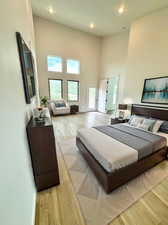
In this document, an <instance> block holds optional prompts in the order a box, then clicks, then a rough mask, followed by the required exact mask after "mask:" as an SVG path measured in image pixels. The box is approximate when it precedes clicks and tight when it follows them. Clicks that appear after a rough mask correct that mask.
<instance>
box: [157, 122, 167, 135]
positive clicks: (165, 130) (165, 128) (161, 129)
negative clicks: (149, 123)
mask: <svg viewBox="0 0 168 225" xmlns="http://www.w3.org/2000/svg"><path fill="white" fill-rule="evenodd" d="M159 131H161V132H164V133H166V134H168V121H164V122H163V123H162V125H161V126H160V129H159Z"/></svg>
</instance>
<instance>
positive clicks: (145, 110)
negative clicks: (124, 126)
mask: <svg viewBox="0 0 168 225" xmlns="http://www.w3.org/2000/svg"><path fill="white" fill-rule="evenodd" d="M131 115H138V116H144V117H147V118H151V117H152V118H156V119H160V120H168V107H157V106H156V107H155V106H150V105H140V104H133V105H132V109H131Z"/></svg>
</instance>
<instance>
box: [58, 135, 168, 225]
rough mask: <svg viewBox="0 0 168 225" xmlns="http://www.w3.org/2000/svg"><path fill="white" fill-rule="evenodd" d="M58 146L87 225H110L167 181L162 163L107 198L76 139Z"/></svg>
mask: <svg viewBox="0 0 168 225" xmlns="http://www.w3.org/2000/svg"><path fill="white" fill-rule="evenodd" d="M58 145H59V148H60V150H61V152H62V153H63V157H64V160H65V163H66V167H67V169H68V171H69V175H70V178H71V180H72V184H73V187H74V191H75V193H76V196H77V198H78V200H79V203H80V207H81V209H82V213H83V216H84V219H85V221H86V224H87V225H107V224H109V223H110V222H111V221H112V220H113V219H114V218H115V217H117V216H119V214H121V213H122V212H123V211H124V210H126V209H127V208H128V207H129V206H131V205H132V204H133V203H135V202H136V201H137V200H138V199H139V198H140V197H142V196H143V195H144V194H145V193H147V192H148V191H150V190H151V189H152V188H153V187H154V186H156V185H157V184H159V183H160V182H161V181H163V180H164V179H165V178H166V177H168V169H166V166H164V165H165V163H164V162H163V163H161V164H160V165H157V166H156V167H154V168H152V169H150V170H148V171H147V172H145V173H144V174H142V175H140V176H138V177H137V178H136V179H134V180H132V181H130V182H129V183H127V184H125V185H123V186H122V187H120V188H118V189H116V190H115V191H113V192H112V193H111V194H108V195H107V194H106V193H105V192H104V190H103V189H102V187H101V186H100V184H99V183H98V181H97V179H96V178H95V176H94V174H93V173H92V171H91V170H90V169H89V167H88V165H87V163H86V162H85V160H84V159H83V158H82V155H81V154H80V152H79V151H78V148H77V147H76V144H75V139H74V138H73V139H69V140H62V141H60V142H59V143H58ZM166 163H167V162H166Z"/></svg>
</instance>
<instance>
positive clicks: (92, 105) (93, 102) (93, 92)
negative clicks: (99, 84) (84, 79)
mask: <svg viewBox="0 0 168 225" xmlns="http://www.w3.org/2000/svg"><path fill="white" fill-rule="evenodd" d="M95 108H96V88H89V109H95Z"/></svg>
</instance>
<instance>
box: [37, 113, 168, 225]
mask: <svg viewBox="0 0 168 225" xmlns="http://www.w3.org/2000/svg"><path fill="white" fill-rule="evenodd" d="M109 121H110V120H109V115H105V114H101V113H96V112H95V113H94V112H93V113H91V112H90V113H85V114H78V115H70V116H60V117H55V118H54V119H53V123H54V128H55V135H56V140H58V139H67V138H72V137H74V136H76V132H77V130H78V129H79V128H81V127H92V126H95V125H101V124H108V123H109ZM57 154H58V161H59V171H60V179H61V185H59V186H57V187H53V188H51V189H48V190H46V191H43V192H40V193H38V196H37V203H36V221H35V225H85V222H84V219H83V216H82V212H81V210H80V205H79V203H78V200H77V199H76V196H75V194H74V191H73V187H72V183H71V180H70V178H69V175H68V171H67V169H66V165H65V162H64V160H63V157H62V154H61V152H59V151H58V149H57ZM160 166H164V167H168V161H165V162H163V163H161V164H160ZM109 225H168V179H165V180H164V181H163V182H162V183H161V184H159V185H158V186H157V187H155V188H154V189H153V190H152V191H150V192H148V193H147V194H146V195H145V196H144V197H142V198H141V199H140V200H138V201H137V202H136V203H135V204H134V205H132V206H131V207H130V208H128V209H127V210H126V211H125V212H124V213H122V214H121V215H120V216H119V217H117V218H116V219H115V220H113V221H112V222H111V223H110V224H109Z"/></svg>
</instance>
